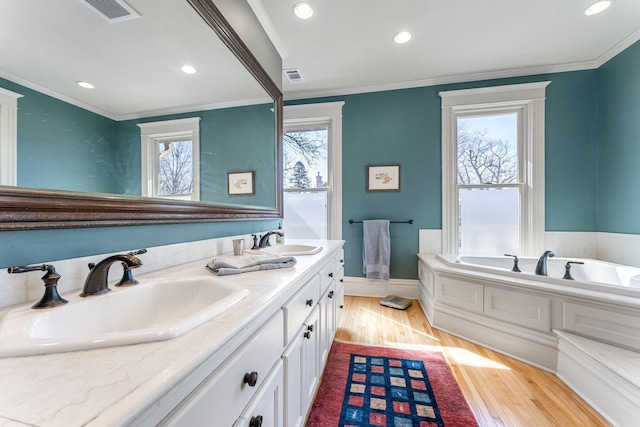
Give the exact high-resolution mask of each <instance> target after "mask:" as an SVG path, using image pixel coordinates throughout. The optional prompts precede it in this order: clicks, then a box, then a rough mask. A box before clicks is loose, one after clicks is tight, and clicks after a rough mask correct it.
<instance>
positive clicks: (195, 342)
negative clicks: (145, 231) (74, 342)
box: [0, 241, 343, 427]
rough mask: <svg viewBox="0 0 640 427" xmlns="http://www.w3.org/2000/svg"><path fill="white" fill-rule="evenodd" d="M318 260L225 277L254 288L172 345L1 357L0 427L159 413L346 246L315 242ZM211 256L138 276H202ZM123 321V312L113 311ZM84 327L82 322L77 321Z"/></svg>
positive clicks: (115, 420)
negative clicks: (179, 388)
mask: <svg viewBox="0 0 640 427" xmlns="http://www.w3.org/2000/svg"><path fill="white" fill-rule="evenodd" d="M312 243H313V244H318V245H321V246H322V247H323V250H322V251H321V252H319V253H318V254H315V255H307V256H298V257H296V260H297V264H296V265H295V266H294V267H292V268H285V269H279V270H269V271H259V272H252V273H244V274H238V275H230V276H221V278H224V279H225V280H228V282H229V283H230V284H233V285H237V286H239V287H243V288H246V289H248V290H249V295H248V296H247V297H246V298H245V299H244V300H243V301H241V302H240V303H238V304H236V305H235V306H234V307H233V308H232V309H230V310H227V311H226V312H224V313H223V314H221V315H219V316H217V317H215V318H214V319H212V320H210V321H208V322H206V323H204V324H203V325H201V326H199V327H197V328H195V329H193V330H191V331H189V332H187V333H185V334H184V335H181V336H179V337H177V338H174V339H171V340H167V341H156V342H150V343H145V344H136V345H128V346H120V347H108V348H102V349H95V350H88V351H76V352H69V353H57V354H47V355H39V356H29V357H13V358H5V359H0V390H2V392H1V393H0V427H9V426H11V427H19V426H52V427H55V426H60V427H70V426H114V425H128V424H130V423H131V422H132V421H133V420H135V419H136V418H138V417H139V416H140V415H142V414H143V413H145V411H149V410H152V409H153V406H154V405H156V404H157V402H158V401H161V400H162V399H163V398H164V397H165V395H166V394H167V393H168V392H169V391H170V390H172V389H173V388H174V387H175V386H176V385H178V384H179V383H180V382H181V381H183V380H184V379H185V377H187V376H188V375H189V374H190V373H192V372H193V371H194V370H195V369H196V368H197V367H198V366H200V365H201V364H202V363H203V362H204V361H209V362H210V361H211V360H212V359H213V360H215V359H216V358H219V359H220V360H219V361H220V362H222V361H223V360H224V359H225V358H226V357H227V356H228V350H227V351H225V348H226V347H233V346H234V345H237V344H238V342H237V341H238V340H239V339H242V338H243V337H245V336H248V335H249V334H250V333H251V331H250V330H249V329H248V327H249V325H250V324H251V322H253V321H256V320H257V319H259V318H261V317H264V319H265V320H267V319H268V318H269V317H271V315H272V314H275V313H277V311H278V310H279V309H280V305H281V304H282V302H283V301H284V300H286V298H288V297H289V296H291V295H293V293H294V292H295V289H294V288H293V285H294V284H296V285H297V286H301V285H302V284H304V283H305V282H306V280H308V278H310V277H311V276H312V274H313V270H314V269H313V267H316V266H319V265H320V264H321V263H323V262H325V261H326V260H328V259H329V258H331V257H332V256H334V255H335V254H336V253H337V251H338V250H339V248H340V247H341V246H342V244H343V242H342V241H313V242H312ZM208 261H210V259H204V260H200V261H194V262H190V263H187V264H184V265H181V266H177V267H172V268H169V269H165V270H159V271H155V272H152V273H147V274H140V275H139V276H138V279H140V280H142V279H144V278H151V277H178V276H185V275H203V274H212V273H208V271H207V270H206V268H205V265H206V263H207V262H208ZM114 316H117V313H114ZM78 321H79V322H81V321H82V319H78Z"/></svg>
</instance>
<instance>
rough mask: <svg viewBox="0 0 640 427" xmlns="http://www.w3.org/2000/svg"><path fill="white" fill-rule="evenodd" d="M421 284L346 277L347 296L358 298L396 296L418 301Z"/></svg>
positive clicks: (402, 280)
mask: <svg viewBox="0 0 640 427" xmlns="http://www.w3.org/2000/svg"><path fill="white" fill-rule="evenodd" d="M419 284H420V282H419V281H418V280H410V279H391V280H389V281H386V280H370V279H365V278H364V277H345V278H344V293H345V295H351V296H358V297H386V296H387V295H395V296H398V297H403V298H410V299H418V298H419V296H420V291H419V290H418V287H419Z"/></svg>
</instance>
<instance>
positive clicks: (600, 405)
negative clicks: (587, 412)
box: [555, 331, 640, 427]
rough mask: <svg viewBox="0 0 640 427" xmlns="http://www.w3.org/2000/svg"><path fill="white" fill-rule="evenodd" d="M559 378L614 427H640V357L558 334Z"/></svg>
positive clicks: (636, 353) (631, 352) (612, 347)
mask: <svg viewBox="0 0 640 427" xmlns="http://www.w3.org/2000/svg"><path fill="white" fill-rule="evenodd" d="M555 332H556V334H557V335H558V338H559V340H560V343H559V346H558V350H559V353H558V372H557V375H558V377H559V378H560V379H561V380H562V381H564V382H565V383H566V384H567V385H568V386H569V387H571V388H572V389H573V390H574V391H575V392H576V393H577V394H578V395H580V397H582V398H583V399H584V400H585V401H586V402H588V403H589V405H591V406H592V407H593V408H594V409H595V410H597V411H598V412H600V413H601V414H602V415H603V416H604V417H605V418H607V420H608V421H609V422H611V423H612V424H613V425H614V426H620V427H626V426H634V425H637V424H638V414H640V354H638V352H636V351H631V350H628V349H624V348H621V347H617V346H613V345H609V344H605V343H602V342H599V341H595V340H592V339H588V338H585V337H582V336H579V335H575V334H571V333H567V332H562V331H555Z"/></svg>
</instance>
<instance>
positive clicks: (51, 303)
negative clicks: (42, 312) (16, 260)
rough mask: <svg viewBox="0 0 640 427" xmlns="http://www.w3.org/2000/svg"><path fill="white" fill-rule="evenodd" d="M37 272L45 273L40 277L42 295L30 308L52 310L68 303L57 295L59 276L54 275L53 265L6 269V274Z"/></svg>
mask: <svg viewBox="0 0 640 427" xmlns="http://www.w3.org/2000/svg"><path fill="white" fill-rule="evenodd" d="M38 270H41V271H46V272H47V273H46V274H45V275H44V276H42V281H43V282H44V295H43V296H42V298H40V301H38V302H37V303H35V304H34V305H32V306H31V308H52V307H58V306H60V305H65V304H66V303H68V302H69V301H67V300H66V299H64V298H62V297H61V296H60V294H59V293H58V288H57V286H58V280H60V275H59V274H58V273H56V269H55V267H54V266H53V265H49V264H42V265H27V266H16V267H9V268H8V269H7V272H9V273H10V274H13V273H26V272H28V271H38Z"/></svg>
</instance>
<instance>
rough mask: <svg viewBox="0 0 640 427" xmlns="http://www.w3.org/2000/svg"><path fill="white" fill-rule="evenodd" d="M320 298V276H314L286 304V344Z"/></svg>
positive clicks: (283, 307) (284, 306)
mask: <svg viewBox="0 0 640 427" xmlns="http://www.w3.org/2000/svg"><path fill="white" fill-rule="evenodd" d="M319 298H320V276H318V275H317V274H316V275H315V276H313V278H312V279H311V280H309V281H308V282H307V283H306V284H305V285H304V286H303V287H302V288H301V289H300V290H299V291H298V292H297V293H296V294H295V295H294V296H293V297H292V298H291V299H290V300H289V301H287V303H286V304H285V305H283V306H282V311H283V312H284V324H285V328H284V329H285V331H284V339H285V341H284V342H285V346H286V344H287V343H289V342H290V341H291V339H292V338H293V334H295V333H296V331H297V330H298V329H300V325H302V323H303V322H304V320H305V319H306V318H307V316H309V313H311V310H313V307H315V306H316V304H317V303H318V299H319Z"/></svg>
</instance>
